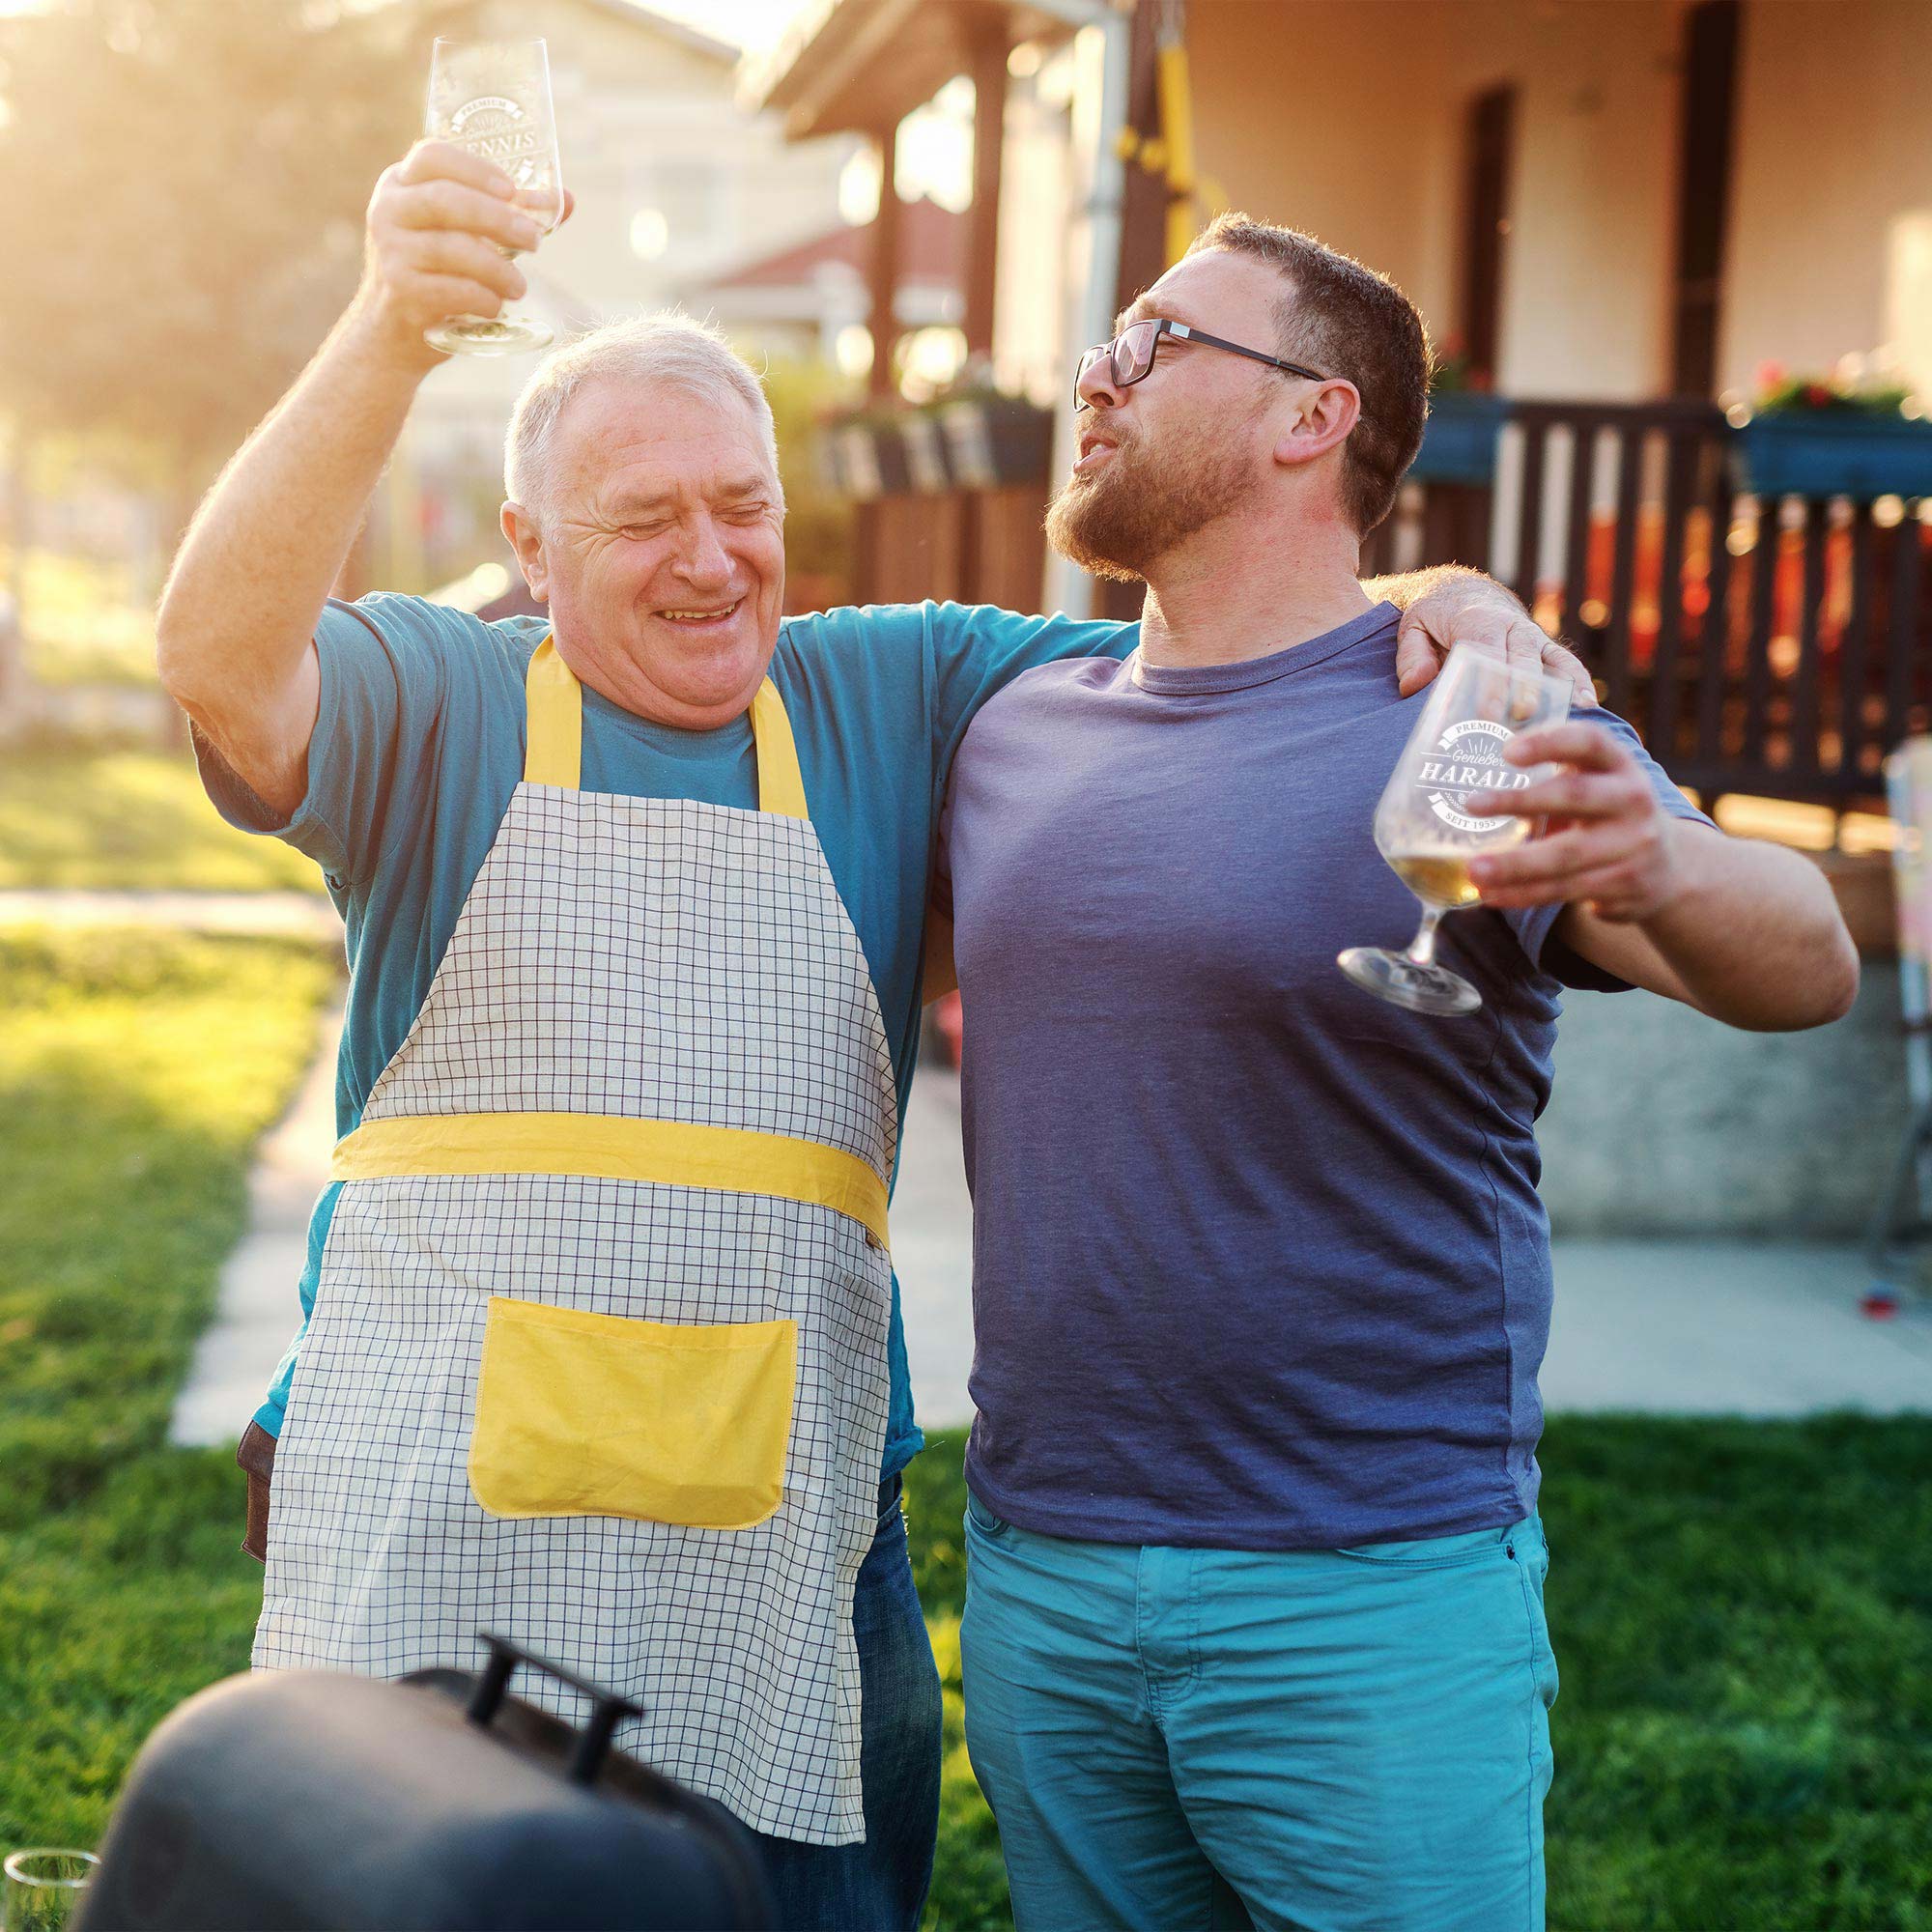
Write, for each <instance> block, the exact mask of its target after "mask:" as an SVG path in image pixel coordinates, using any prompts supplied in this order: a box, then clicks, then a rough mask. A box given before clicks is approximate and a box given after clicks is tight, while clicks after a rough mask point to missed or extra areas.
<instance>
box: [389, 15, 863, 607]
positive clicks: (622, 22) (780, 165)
mask: <svg viewBox="0 0 1932 1932" xmlns="http://www.w3.org/2000/svg"><path fill="white" fill-rule="evenodd" d="M432 13H433V14H434V15H435V27H436V31H437V32H439V33H443V34H464V35H473V36H475V37H477V38H487V37H491V36H497V37H502V38H526V37H528V36H531V35H541V36H542V37H543V38H544V39H545V41H546V42H547V43H548V44H549V51H550V66H551V87H552V92H553V96H554V100H555V105H556V118H557V133H558V141H559V146H560V148H561V152H562V157H563V178H564V181H565V183H566V184H567V185H569V187H570V188H571V190H572V192H573V193H574V194H575V195H576V197H577V209H576V213H574V214H573V215H572V217H571V219H570V220H569V221H568V222H567V223H566V224H565V225H564V226H563V227H562V228H561V229H559V230H558V231H557V232H556V233H555V234H554V235H553V236H551V237H549V238H548V239H547V240H546V241H544V243H543V245H542V247H541V248H540V249H538V250H537V252H536V253H535V254H534V255H533V256H530V257H526V258H525V260H524V262H523V264H522V266H523V268H524V269H525V271H526V275H527V277H528V279H529V283H530V295H529V297H528V298H527V300H526V303H525V304H524V306H526V307H527V308H528V309H529V310H531V311H532V312H534V313H537V314H540V315H542V316H544V317H545V318H546V319H547V320H549V321H550V322H551V324H552V326H553V327H554V329H555V331H556V334H557V336H558V338H559V339H561V338H563V337H564V336H566V335H568V334H570V333H573V332H576V331H579V330H582V328H584V327H589V326H591V325H593V324H595V323H597V322H600V321H605V320H608V319H610V318H612V317H616V316H622V315H631V314H637V313H639V312H642V311H648V310H651V309H655V308H659V307H663V306H665V305H667V304H669V303H671V302H673V301H675V300H677V299H679V298H686V299H687V300H688V302H689V305H690V306H691V307H692V308H694V309H695V310H696V311H698V312H702V310H703V308H704V307H705V306H706V305H707V304H705V303H704V302H702V301H700V300H699V299H697V298H696V296H695V294H694V291H695V290H696V288H698V287H699V286H700V285H702V284H703V283H704V282H705V281H706V280H708V279H709V278H711V277H713V276H715V275H718V274H720V273H722V272H725V271H727V270H730V269H732V268H734V267H736V266H738V265H740V264H743V263H745V262H746V261H748V260H757V259H761V258H764V257H768V256H771V255H774V254H777V253H779V252H780V251H781V250H784V249H788V248H791V247H793V246H795V245H797V244H799V243H801V242H809V241H812V240H813V239H815V238H818V237H822V236H824V235H825V234H826V233H827V232H828V231H830V230H834V229H837V228H838V227H839V226H841V225H842V224H841V222H840V217H839V213H838V178H839V174H840V171H841V169H842V168H843V167H844V165H845V163H846V161H847V160H848V159H849V158H850V156H851V154H852V152H853V150H854V148H855V146H856V145H857V143H855V142H854V141H853V140H852V139H851V138H850V137H847V136H834V137H833V138H830V139H827V140H814V141H806V142H803V143H791V142H787V141H786V140H785V139H784V137H783V135H782V132H781V128H780V126H779V123H778V120H777V118H776V117H775V116H771V115H758V114H755V113H749V112H747V111H746V110H745V109H744V108H743V107H741V106H740V105H739V104H738V101H737V99H736V96H735V92H734V78H735V71H736V68H737V64H738V59H739V49H738V48H737V47H736V46H733V45H731V44H728V43H725V42H723V41H719V40H714V39H712V38H711V37H709V36H708V35H705V34H702V33H699V32H696V31H695V30H694V29H692V28H691V27H688V26H686V25H684V24H682V23H681V22H679V21H677V20H673V19H671V18H669V17H668V16H667V15H665V14H657V13H654V12H653V11H651V10H650V9H649V8H648V7H643V6H636V5H632V4H630V0H448V4H447V5H445V6H443V7H440V8H434V9H432ZM533 366H534V362H533V358H531V357H530V356H528V355H512V356H477V355H458V356H451V357H450V358H449V360H448V362H447V363H446V364H445V365H444V366H442V367H441V368H439V369H438V370H436V371H435V372H434V373H433V374H432V375H431V377H430V378H429V380H428V381H427V382H426V383H425V384H424V385H423V388H422V392H421V394H420V396H419V398H418V400H417V402H416V405H415V408H414V410H413V411H412V413H411V417H410V423H409V428H408V430H407V431H406V432H405V434H404V437H403V440H402V441H401V443H400V445H399V447H398V449H397V452H396V457H395V461H394V463H393V464H392V466H391V469H390V471H389V476H388V479H387V481H386V483H385V486H384V492H383V496H382V498H381V500H380V501H379V503H378V506H377V513H376V519H375V524H374V527H373V531H372V535H373V538H374V543H373V549H374V556H373V558H372V564H371V569H372V579H373V581H375V582H381V583H383V584H384V585H394V586H396V587H399V588H426V587H428V586H429V585H431V584H437V583H441V582H447V581H448V580H449V579H451V578H453V577H455V576H457V575H458V574H459V573H462V572H465V571H468V570H469V569H470V568H471V567H472V566H473V565H475V564H476V563H477V562H478V561H479V560H480V559H482V558H485V557H491V556H497V555H499V554H500V552H501V546H502V540H501V537H500V536H499V535H497V505H498V504H499V503H500V501H501V494H502V493H501V489H500V476H501V471H502V447H503V430H504V426H505V424H506V423H507V421H508V419H509V413H510V409H511V406H512V405H513V403H514V402H515V399H516V396H517V394H518V392H519V391H520V390H521V389H522V387H523V385H524V384H525V383H526V382H527V381H528V379H529V376H530V372H531V369H532V368H533Z"/></svg>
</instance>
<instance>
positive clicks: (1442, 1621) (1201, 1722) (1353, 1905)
mask: <svg viewBox="0 0 1932 1932" xmlns="http://www.w3.org/2000/svg"><path fill="white" fill-rule="evenodd" d="M966 1548H967V1588H966V1611H965V1617H964V1620H963V1623H962V1625H961V1628H960V1640H959V1648H960V1656H961V1661H962V1664H963V1667H964V1676H965V1699H966V1743H967V1747H968V1750H969V1751H970V1753H971V1756H972V1760H973V1769H974V1771H975V1773H976V1774H977V1775H978V1776H979V1780H980V1788H981V1789H982V1790H983V1791H984V1792H985V1794H986V1799H987V1802H988V1803H989V1804H991V1805H992V1808H993V1815H994V1817H995V1818H996V1819H997V1820H998V1822H999V1827H1000V1843H1001V1845H1002V1847H1003V1849H1004V1851H1005V1854H1006V1861H1007V1872H1008V1875H1009V1879H1010V1881H1011V1884H1012V1894H1013V1918H1014V1921H1015V1923H1016V1925H1017V1926H1018V1928H1019V1932H1101V1928H1121V1932H1129V1928H1131V1932H1193V1928H1200V1932H1210V1928H1213V1932H1218V1929H1219V1928H1223V1927H1228V1928H1245V1927H1251V1926H1252V1927H1261V1928H1268V1932H1273V1928H1282V1929H1283V1932H1287V1929H1288V1928H1294V1932H1540V1928H1541V1927H1542V1925H1543V1902H1544V1889H1543V1801H1544V1797H1545V1795H1546V1794H1547V1793H1548V1789H1549V1780H1550V1768H1551V1767H1550V1754H1549V1717H1548V1713H1549V1706H1550V1704H1551V1703H1552V1702H1553V1701H1554V1699H1555V1696H1556V1663H1555V1660H1554V1658H1553V1657H1552V1656H1551V1655H1550V1649H1549V1633H1548V1626H1547V1624H1546V1623H1545V1621H1544V1614H1543V1579H1544V1575H1545V1572H1546V1571H1547V1570H1548V1564H1549V1555H1548V1546H1547V1545H1546V1544H1545V1542H1544V1538H1543V1530H1542V1525H1541V1524H1540V1522H1539V1521H1538V1520H1536V1519H1535V1518H1531V1519H1530V1520H1528V1521H1526V1522H1520V1523H1517V1524H1516V1525H1515V1526H1514V1527H1512V1528H1508V1529H1490V1530H1479V1531H1476V1532H1474V1533H1473V1534H1470V1535H1466V1536H1450V1537H1441V1538H1436V1539H1433V1540H1431V1541H1427V1542H1421V1543H1397V1544H1377V1545H1370V1546H1366V1547H1364V1548H1359V1549H1336V1550H1310V1551H1294V1552H1286V1553H1267V1554H1255V1553H1250V1552H1244V1551H1239V1550H1222V1549H1179V1548H1154V1547H1148V1548H1141V1547H1139V1546H1135V1545H1130V1544H1107V1543H1076V1542H1069V1541H1067V1540H1065V1539H1064V1538H1061V1537H1053V1536H1040V1535H1037V1534H1036V1533H1034V1532H1033V1531H1031V1530H1024V1529H1020V1528H1018V1527H1016V1526H1015V1525H1013V1524H1010V1523H1005V1522H1002V1521H1000V1520H998V1519H997V1518H994V1517H992V1516H990V1515H988V1514H987V1513H986V1512H985V1510H984V1509H983V1508H982V1507H981V1506H980V1503H979V1502H978V1501H977V1500H976V1501H975V1502H974V1503H973V1505H972V1508H971V1509H970V1511H969V1512H968V1518H967V1525H966Z"/></svg>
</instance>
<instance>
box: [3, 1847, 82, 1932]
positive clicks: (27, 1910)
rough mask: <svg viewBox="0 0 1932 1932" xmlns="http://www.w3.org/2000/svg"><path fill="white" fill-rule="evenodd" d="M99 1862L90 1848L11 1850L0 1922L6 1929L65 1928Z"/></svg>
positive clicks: (46, 1931) (60, 1931) (56, 1931)
mask: <svg viewBox="0 0 1932 1932" xmlns="http://www.w3.org/2000/svg"><path fill="white" fill-rule="evenodd" d="M99 1862H100V1861H99V1859H97V1858H96V1857H95V1856H94V1854H93V1853H92V1852H15V1853H14V1854H13V1856H12V1857H11V1858H9V1859H8V1861H7V1864H6V1874H7V1877H6V1889H5V1891H4V1893H0V1898H3V1899H4V1901H5V1902H4V1906H0V1926H4V1927H5V1928H6V1932H66V1928H67V1926H68V1925H69V1923H70V1922H71V1920H72V1918H73V1915H74V1913H75V1911H76V1910H77V1909H78V1907H79V1904H80V1897H81V1893H82V1892H83V1891H84V1890H85V1889H87V1882H88V1880H89V1879H91V1878H92V1877H93V1876H94V1868H95V1866H96V1865H98V1864H99Z"/></svg>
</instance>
